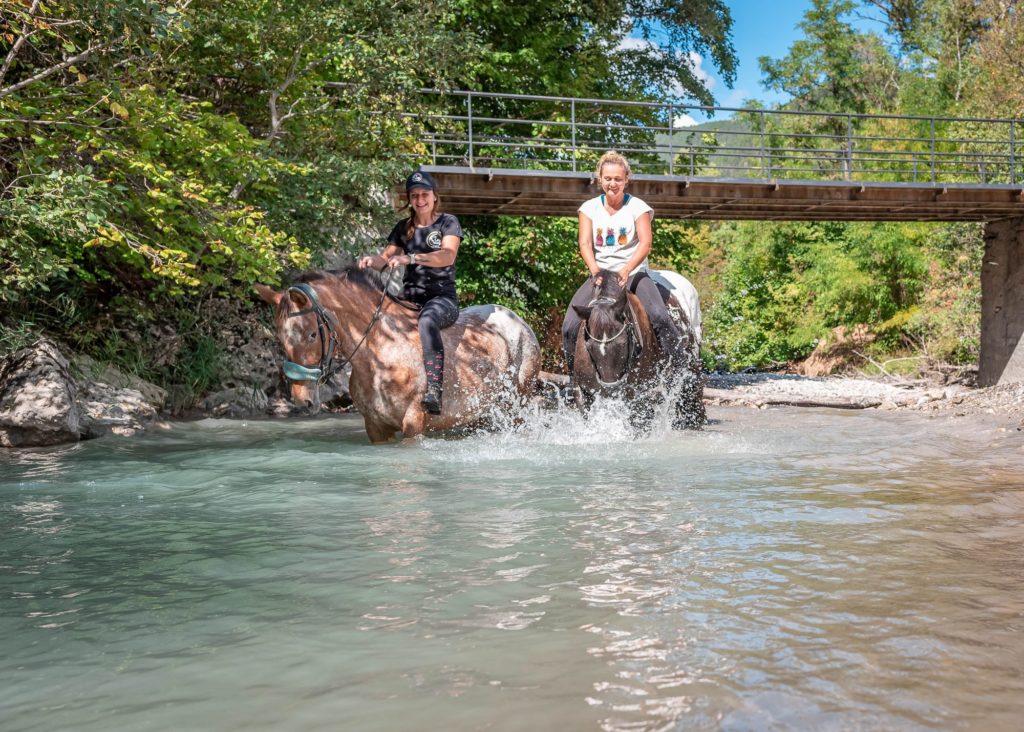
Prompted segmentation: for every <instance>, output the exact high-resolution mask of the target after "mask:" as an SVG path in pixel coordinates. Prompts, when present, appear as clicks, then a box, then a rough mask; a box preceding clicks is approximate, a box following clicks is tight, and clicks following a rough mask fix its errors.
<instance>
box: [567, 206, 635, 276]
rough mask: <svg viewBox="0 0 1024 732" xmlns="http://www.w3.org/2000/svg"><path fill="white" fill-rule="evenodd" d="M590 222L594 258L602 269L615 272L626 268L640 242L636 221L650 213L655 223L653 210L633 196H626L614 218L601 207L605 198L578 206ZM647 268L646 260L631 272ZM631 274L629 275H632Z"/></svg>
mask: <svg viewBox="0 0 1024 732" xmlns="http://www.w3.org/2000/svg"><path fill="white" fill-rule="evenodd" d="M579 212H580V213H582V214H585V215H586V216H587V218H589V219H590V223H591V232H590V233H591V238H590V240H591V242H593V245H594V258H595V259H597V264H598V266H599V267H601V269H607V270H610V271H612V272H618V271H619V270H621V269H622V268H623V267H625V266H626V262H628V261H629V258H630V257H631V256H633V254H634V253H635V252H636V247H637V245H638V244H639V243H640V239H639V237H638V236H637V234H636V220H637V219H638V218H640V217H641V216H643V215H644V214H645V213H648V212H650V214H651V220H652V221H653V220H654V209H653V208H651V207H650V206H648V205H647V204H646V203H644V202H643V201H641V200H640V199H639V198H637V197H636V196H631V195H629V194H628V193H627V194H626V202H625V203H624V204H623V205H622V208H620V209H619V210H618V211H616V212H615V215H614V216H613V215H611V214H609V213H608V211H607V210H606V209H605V207H604V195H600V196H597V197H596V198H591V199H590V200H589V201H586V202H585V203H584V204H583V205H582V206H580V207H579ZM646 269H647V259H646V258H644V261H643V262H641V263H640V265H639V266H638V267H637V268H636V269H634V270H633V272H643V271H645V270H646ZM633 272H630V274H633Z"/></svg>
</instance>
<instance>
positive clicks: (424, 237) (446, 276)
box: [388, 213, 462, 303]
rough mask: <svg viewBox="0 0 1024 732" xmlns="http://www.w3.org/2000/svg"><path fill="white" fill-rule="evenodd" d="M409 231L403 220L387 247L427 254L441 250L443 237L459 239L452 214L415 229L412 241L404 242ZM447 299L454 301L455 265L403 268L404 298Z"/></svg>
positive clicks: (393, 232)
mask: <svg viewBox="0 0 1024 732" xmlns="http://www.w3.org/2000/svg"><path fill="white" fill-rule="evenodd" d="M407 228H409V219H402V220H401V221H399V222H398V223H397V224H395V228H394V229H392V230H391V234H389V235H388V244H394V245H395V246H397V247H401V248H402V250H403V251H404V252H405V253H406V254H429V253H430V252H436V251H437V250H438V249H440V248H441V240H442V239H443V238H444V237H446V236H457V237H459V238H460V239H461V238H462V227H461V226H460V225H459V220H458V219H457V218H455V217H454V216H452V215H451V214H446V213H443V214H441V215H440V216H438V217H437V220H436V221H434V223H432V224H430V225H429V226H424V227H422V228H414V229H413V233H412V237H411V238H410V239H409V240H408V241H406V240H405V230H406V229H407ZM438 296H444V297H450V298H452V299H455V297H456V296H455V263H454V262H453V263H452V264H450V265H448V266H447V267H425V266H423V265H422V264H410V265H408V266H407V267H406V268H405V297H407V298H408V299H410V300H412V301H413V302H420V303H422V302H426V301H427V300H429V299H430V298H432V297H438Z"/></svg>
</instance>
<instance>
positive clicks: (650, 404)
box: [629, 389, 661, 433]
mask: <svg viewBox="0 0 1024 732" xmlns="http://www.w3.org/2000/svg"><path fill="white" fill-rule="evenodd" d="M656 401H657V402H660V401H661V397H659V396H657V395H656V394H655V392H654V390H652V389H642V390H640V391H639V393H637V394H635V395H634V396H633V398H632V399H630V400H629V424H630V426H631V427H632V428H633V429H635V430H636V431H637V432H640V433H647V432H650V430H651V425H652V424H653V423H654V413H655V407H656V406H657V404H656Z"/></svg>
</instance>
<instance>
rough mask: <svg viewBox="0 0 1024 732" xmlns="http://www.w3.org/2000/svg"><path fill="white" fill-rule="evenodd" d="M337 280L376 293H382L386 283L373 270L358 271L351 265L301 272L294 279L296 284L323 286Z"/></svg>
mask: <svg viewBox="0 0 1024 732" xmlns="http://www.w3.org/2000/svg"><path fill="white" fill-rule="evenodd" d="M339 280H348V281H349V282H353V283H355V284H357V285H361V286H363V287H368V288H370V289H371V290H375V291H376V292H383V291H384V285H385V283H386V282H387V275H385V274H383V273H382V272H378V271H377V270H375V269H369V268H368V269H360V268H359V267H357V266H356V265H354V264H353V265H350V266H348V267H345V268H343V269H316V270H313V271H312V272H303V273H302V274H301V275H299V276H298V277H297V278H296V279H295V281H296V282H306V283H312V282H321V281H323V282H325V284H329V283H330V282H332V281H333V282H337V281H339Z"/></svg>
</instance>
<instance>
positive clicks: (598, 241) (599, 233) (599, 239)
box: [594, 226, 604, 248]
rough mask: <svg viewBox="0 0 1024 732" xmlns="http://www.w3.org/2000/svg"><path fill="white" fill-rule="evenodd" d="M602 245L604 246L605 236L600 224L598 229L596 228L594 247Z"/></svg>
mask: <svg viewBox="0 0 1024 732" xmlns="http://www.w3.org/2000/svg"><path fill="white" fill-rule="evenodd" d="M601 246H604V236H603V230H602V229H601V227H600V226H599V227H597V228H596V229H594V247H595V248H597V247H601Z"/></svg>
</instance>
